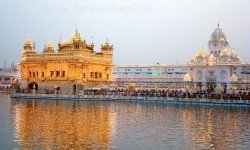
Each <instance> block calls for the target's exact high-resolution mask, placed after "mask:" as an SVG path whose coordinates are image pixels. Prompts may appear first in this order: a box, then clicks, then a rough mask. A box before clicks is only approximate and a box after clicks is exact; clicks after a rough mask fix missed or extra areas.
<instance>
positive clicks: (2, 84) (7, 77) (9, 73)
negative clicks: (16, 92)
mask: <svg viewBox="0 0 250 150" xmlns="http://www.w3.org/2000/svg"><path fill="white" fill-rule="evenodd" d="M16 73H17V69H16V66H15V65H14V63H12V64H11V66H10V67H9V68H5V67H4V68H0V91H10V90H11V86H12V85H11V82H12V80H13V79H14V78H16Z"/></svg>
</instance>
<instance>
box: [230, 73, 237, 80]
mask: <svg viewBox="0 0 250 150" xmlns="http://www.w3.org/2000/svg"><path fill="white" fill-rule="evenodd" d="M230 81H231V82H237V81H238V77H237V76H236V74H235V73H234V74H233V75H232V76H231V77H230Z"/></svg>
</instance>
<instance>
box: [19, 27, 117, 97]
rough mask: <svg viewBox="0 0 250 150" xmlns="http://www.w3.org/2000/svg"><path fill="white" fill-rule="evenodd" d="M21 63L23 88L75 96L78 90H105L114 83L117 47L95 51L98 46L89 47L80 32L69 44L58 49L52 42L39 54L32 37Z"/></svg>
mask: <svg viewBox="0 0 250 150" xmlns="http://www.w3.org/2000/svg"><path fill="white" fill-rule="evenodd" d="M23 47H24V50H23V54H22V58H21V62H20V68H21V71H20V72H21V79H22V81H23V83H22V84H21V86H22V87H23V88H29V89H32V88H36V89H53V88H55V87H59V88H60V91H61V92H62V93H67V94H71V93H75V92H76V91H77V90H78V89H79V90H81V89H83V88H89V87H96V86H99V87H100V86H103V85H106V84H109V83H110V82H111V74H112V65H113V63H112V60H113V45H111V44H110V43H109V41H108V40H107V41H106V42H105V43H104V44H102V45H101V51H100V52H96V51H94V44H93V43H91V44H87V43H86V41H85V40H84V39H82V38H81V36H80V33H79V31H78V29H76V31H75V33H74V35H73V37H72V38H71V39H69V40H68V41H66V42H62V41H61V39H60V40H59V43H58V49H57V51H56V49H55V48H54V46H53V44H52V42H49V44H47V45H46V46H45V48H44V50H43V52H41V53H38V52H36V51H35V49H34V44H32V42H31V40H30V39H29V37H28V38H27V40H26V41H25V44H24V46H23Z"/></svg>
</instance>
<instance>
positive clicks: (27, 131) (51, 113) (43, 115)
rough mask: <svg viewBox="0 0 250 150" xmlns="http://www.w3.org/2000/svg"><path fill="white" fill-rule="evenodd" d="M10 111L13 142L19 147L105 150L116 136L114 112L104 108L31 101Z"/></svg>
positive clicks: (82, 104)
mask: <svg viewBox="0 0 250 150" xmlns="http://www.w3.org/2000/svg"><path fill="white" fill-rule="evenodd" d="M26 102H28V101H26ZM70 105H71V106H70ZM90 106H91V107H90ZM14 108H15V110H14V114H13V115H14V124H15V134H14V136H15V141H16V142H18V143H19V144H21V145H22V146H23V147H29V148H31V147H32V146H33V148H36V147H37V146H38V147H39V146H42V147H46V148H48V149H54V148H55V147H53V146H55V145H60V146H61V148H67V146H66V145H74V146H81V145H82V146H86V148H87V147H88V146H91V145H92V146H93V144H94V145H95V146H97V148H108V146H109V144H110V140H111V137H112V136H114V135H115V133H116V112H115V110H110V109H108V108H107V107H106V106H104V105H101V106H99V105H96V106H94V105H93V104H92V103H88V104H84V103H75V102H72V103H69V104H67V105H66V104H65V102H58V101H55V102H54V101H53V102H51V101H46V102H45V101H32V102H28V103H25V102H20V104H16V106H15V107H14ZM70 143H71V144H70ZM65 146H66V147H65Z"/></svg>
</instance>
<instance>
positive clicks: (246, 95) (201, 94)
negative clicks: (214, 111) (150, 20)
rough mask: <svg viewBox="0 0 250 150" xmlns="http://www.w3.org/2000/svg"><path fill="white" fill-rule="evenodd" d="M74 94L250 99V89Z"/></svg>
mask: <svg viewBox="0 0 250 150" xmlns="http://www.w3.org/2000/svg"><path fill="white" fill-rule="evenodd" d="M16 92H17V93H33V92H35V93H39V94H61V91H60V90H56V89H53V90H48V89H39V90H35V91H34V90H33V89H31V90H28V89H20V90H18V91H16ZM72 94H74V95H120V96H138V97H171V98H205V99H231V100H250V91H248V92H246V91H245V92H232V93H226V92H225V93H216V92H207V91H205V90H204V91H195V92H187V91H183V90H155V89H151V90H147V89H145V90H140V89H139V90H125V89H118V90H109V89H98V90H97V89H92V90H91V89H89V90H82V91H78V92H75V93H72Z"/></svg>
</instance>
